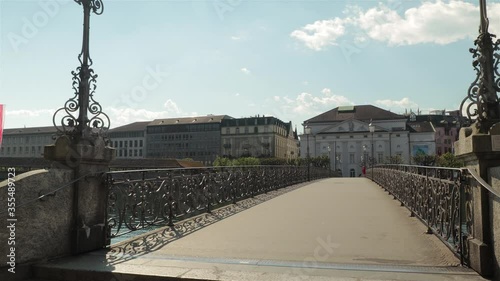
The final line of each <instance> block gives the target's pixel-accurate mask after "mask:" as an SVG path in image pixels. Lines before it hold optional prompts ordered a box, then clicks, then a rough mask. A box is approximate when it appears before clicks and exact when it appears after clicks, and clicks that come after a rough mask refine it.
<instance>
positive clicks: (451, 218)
mask: <svg viewBox="0 0 500 281" xmlns="http://www.w3.org/2000/svg"><path fill="white" fill-rule="evenodd" d="M366 175H367V177H368V178H370V177H371V171H369V172H367V174H366ZM372 180H373V181H374V182H376V183H377V184H379V185H380V186H382V187H383V188H384V189H385V190H386V191H388V192H389V194H390V195H392V196H394V199H398V200H399V201H400V202H401V205H404V206H406V208H408V209H409V210H410V212H411V216H416V217H418V218H419V219H420V220H421V221H422V222H423V223H424V224H425V225H426V226H427V227H428V233H433V234H435V235H436V236H437V237H439V238H440V239H441V241H443V242H444V243H445V245H447V246H448V247H449V248H450V249H451V250H452V251H453V252H454V253H455V254H456V255H457V256H458V257H459V258H460V261H461V264H462V265H469V245H468V242H467V241H468V240H469V239H472V238H473V233H474V231H473V230H474V211H473V210H474V197H473V194H474V193H473V192H474V190H475V189H485V190H488V191H489V193H490V196H495V197H497V198H500V194H498V193H497V192H495V190H493V189H492V188H491V186H489V185H488V184H487V183H486V182H484V181H483V180H482V179H481V178H480V177H479V176H478V175H476V174H475V173H474V172H473V171H471V170H469V169H467V168H460V169H457V168H443V167H424V166H409V165H378V166H376V167H375V168H373V179H372Z"/></svg>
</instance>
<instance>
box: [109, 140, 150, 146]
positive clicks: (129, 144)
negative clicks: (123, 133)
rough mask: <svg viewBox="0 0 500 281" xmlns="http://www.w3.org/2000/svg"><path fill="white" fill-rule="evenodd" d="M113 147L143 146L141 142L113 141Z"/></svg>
mask: <svg viewBox="0 0 500 281" xmlns="http://www.w3.org/2000/svg"><path fill="white" fill-rule="evenodd" d="M113 145H114V146H113V147H114V148H122V147H142V146H143V141H142V140H133V141H132V140H129V141H114V142H113Z"/></svg>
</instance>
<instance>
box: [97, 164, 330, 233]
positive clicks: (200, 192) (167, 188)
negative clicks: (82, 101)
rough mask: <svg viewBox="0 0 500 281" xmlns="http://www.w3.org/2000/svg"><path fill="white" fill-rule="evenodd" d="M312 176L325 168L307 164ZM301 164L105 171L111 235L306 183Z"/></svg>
mask: <svg viewBox="0 0 500 281" xmlns="http://www.w3.org/2000/svg"><path fill="white" fill-rule="evenodd" d="M310 176H311V179H318V178H324V177H328V170H326V169H322V168H311V170H310ZM306 180H307V167H304V166H240V167H213V168H190V169H156V170H134V171H117V172H108V173H107V185H108V188H109V199H108V208H107V211H108V214H107V216H108V220H107V223H108V230H109V238H113V237H116V236H119V235H122V234H125V233H129V232H130V231H134V230H138V229H143V228H146V227H150V226H155V225H170V226H173V224H174V223H175V222H176V221H180V220H183V219H186V218H188V217H191V216H195V215H197V214H200V213H203V212H211V210H213V209H214V208H218V207H221V206H223V205H225V204H231V203H236V202H237V201H240V200H242V199H245V198H249V197H253V196H255V195H258V194H262V193H266V192H269V191H272V190H277V189H279V188H283V187H286V186H290V185H294V184H298V183H301V182H305V181H306Z"/></svg>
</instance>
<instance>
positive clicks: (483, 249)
mask: <svg viewBox="0 0 500 281" xmlns="http://www.w3.org/2000/svg"><path fill="white" fill-rule="evenodd" d="M499 124H500V123H497V124H495V125H493V126H492V127H491V129H490V133H489V134H481V133H479V132H478V131H477V130H476V129H475V127H467V128H462V129H461V130H460V133H459V140H458V141H457V142H455V154H456V156H457V158H458V159H459V160H462V161H464V163H465V167H467V168H469V169H470V170H472V171H475V172H476V173H477V174H479V176H480V177H481V178H482V179H483V180H484V181H486V182H488V184H490V185H491V182H490V179H489V176H488V169H489V168H491V167H496V166H500V145H498V144H499V142H498V140H499V139H498V138H500V125H499ZM472 126H474V124H473V125H472ZM473 199H474V209H473V212H474V213H473V216H474V222H473V223H474V226H473V233H472V237H470V238H469V240H468V242H469V255H470V265H471V267H472V268H473V269H474V270H476V271H477V272H478V273H479V274H481V275H483V276H490V275H492V274H493V265H492V264H491V261H492V248H491V243H492V240H491V231H490V230H491V229H490V217H489V216H490V211H489V209H490V206H489V195H488V191H487V190H486V189H484V188H481V187H480V186H474V187H473Z"/></svg>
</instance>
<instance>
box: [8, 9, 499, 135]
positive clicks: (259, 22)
mask: <svg viewBox="0 0 500 281" xmlns="http://www.w3.org/2000/svg"><path fill="white" fill-rule="evenodd" d="M103 3H104V13H103V14H102V15H99V16H98V15H94V14H93V15H92V16H91V35H90V39H91V42H90V54H91V57H92V59H93V61H94V65H93V69H94V71H95V73H97V74H98V75H99V77H98V79H97V91H96V94H95V99H96V100H97V101H98V102H100V103H101V105H102V106H103V107H104V112H105V113H107V114H108V115H109V116H110V118H111V127H116V126H120V125H124V124H127V123H129V122H134V121H141V120H153V119H155V118H168V117H177V116H193V115H206V114H227V115H230V116H233V117H247V116H254V115H257V114H260V115H262V114H264V115H273V116H276V117H278V118H280V119H282V120H283V121H292V122H293V124H294V125H298V126H299V127H300V124H301V123H302V122H303V121H304V120H306V119H308V118H311V117H313V116H315V115H317V114H319V113H322V112H324V111H327V110H330V109H332V108H335V107H337V106H339V105H350V104H355V105H356V104H373V105H377V106H379V107H382V108H385V109H388V110H391V111H393V112H397V113H403V112H404V111H405V109H408V110H409V109H413V110H416V109H417V108H419V109H420V110H422V112H423V113H427V112H428V111H429V110H434V109H446V110H454V109H458V107H459V105H460V102H461V101H462V99H464V98H465V96H466V92H467V89H468V87H469V85H470V83H471V82H472V81H473V80H474V78H475V73H474V71H473V68H472V66H471V63H472V58H471V54H470V53H469V51H468V49H469V48H471V47H473V41H474V39H475V38H476V36H477V30H478V25H479V11H478V7H477V6H478V4H477V2H476V1H473V2H464V1H399V0H391V1H382V2H376V1H328V0H324V1H319V0H318V1H313V0H302V1H297V0H286V1H285V0H281V1H280V0H275V1H273V0H270V1H256V0H241V1H240V0H215V1H212V0H210V1H200V0H198V1H167V0H156V1H117V0H114V1H110V0H104V1H103ZM488 5H489V7H490V9H489V17H490V21H491V23H490V32H492V33H495V32H496V30H500V20H499V19H500V3H499V2H498V1H490V2H489V4H488ZM82 14H83V13H82V8H81V6H79V5H78V4H77V3H75V2H74V1H67V0H66V1H57V0H42V1H31V0H28V1H17V0H15V1H6V0H0V24H1V27H0V40H1V42H0V47H1V49H0V93H1V94H0V103H3V104H6V116H5V122H4V125H5V127H6V128H15V127H23V126H27V127H31V126H49V125H51V124H52V114H53V112H54V111H55V110H56V109H58V108H60V107H62V106H63V105H64V103H65V102H66V100H68V99H69V98H70V97H72V94H73V91H72V86H71V83H72V81H71V78H72V76H71V71H72V70H74V69H75V68H76V67H77V66H78V64H79V63H78V59H77V55H78V54H79V52H80V48H81V40H82Z"/></svg>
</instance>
